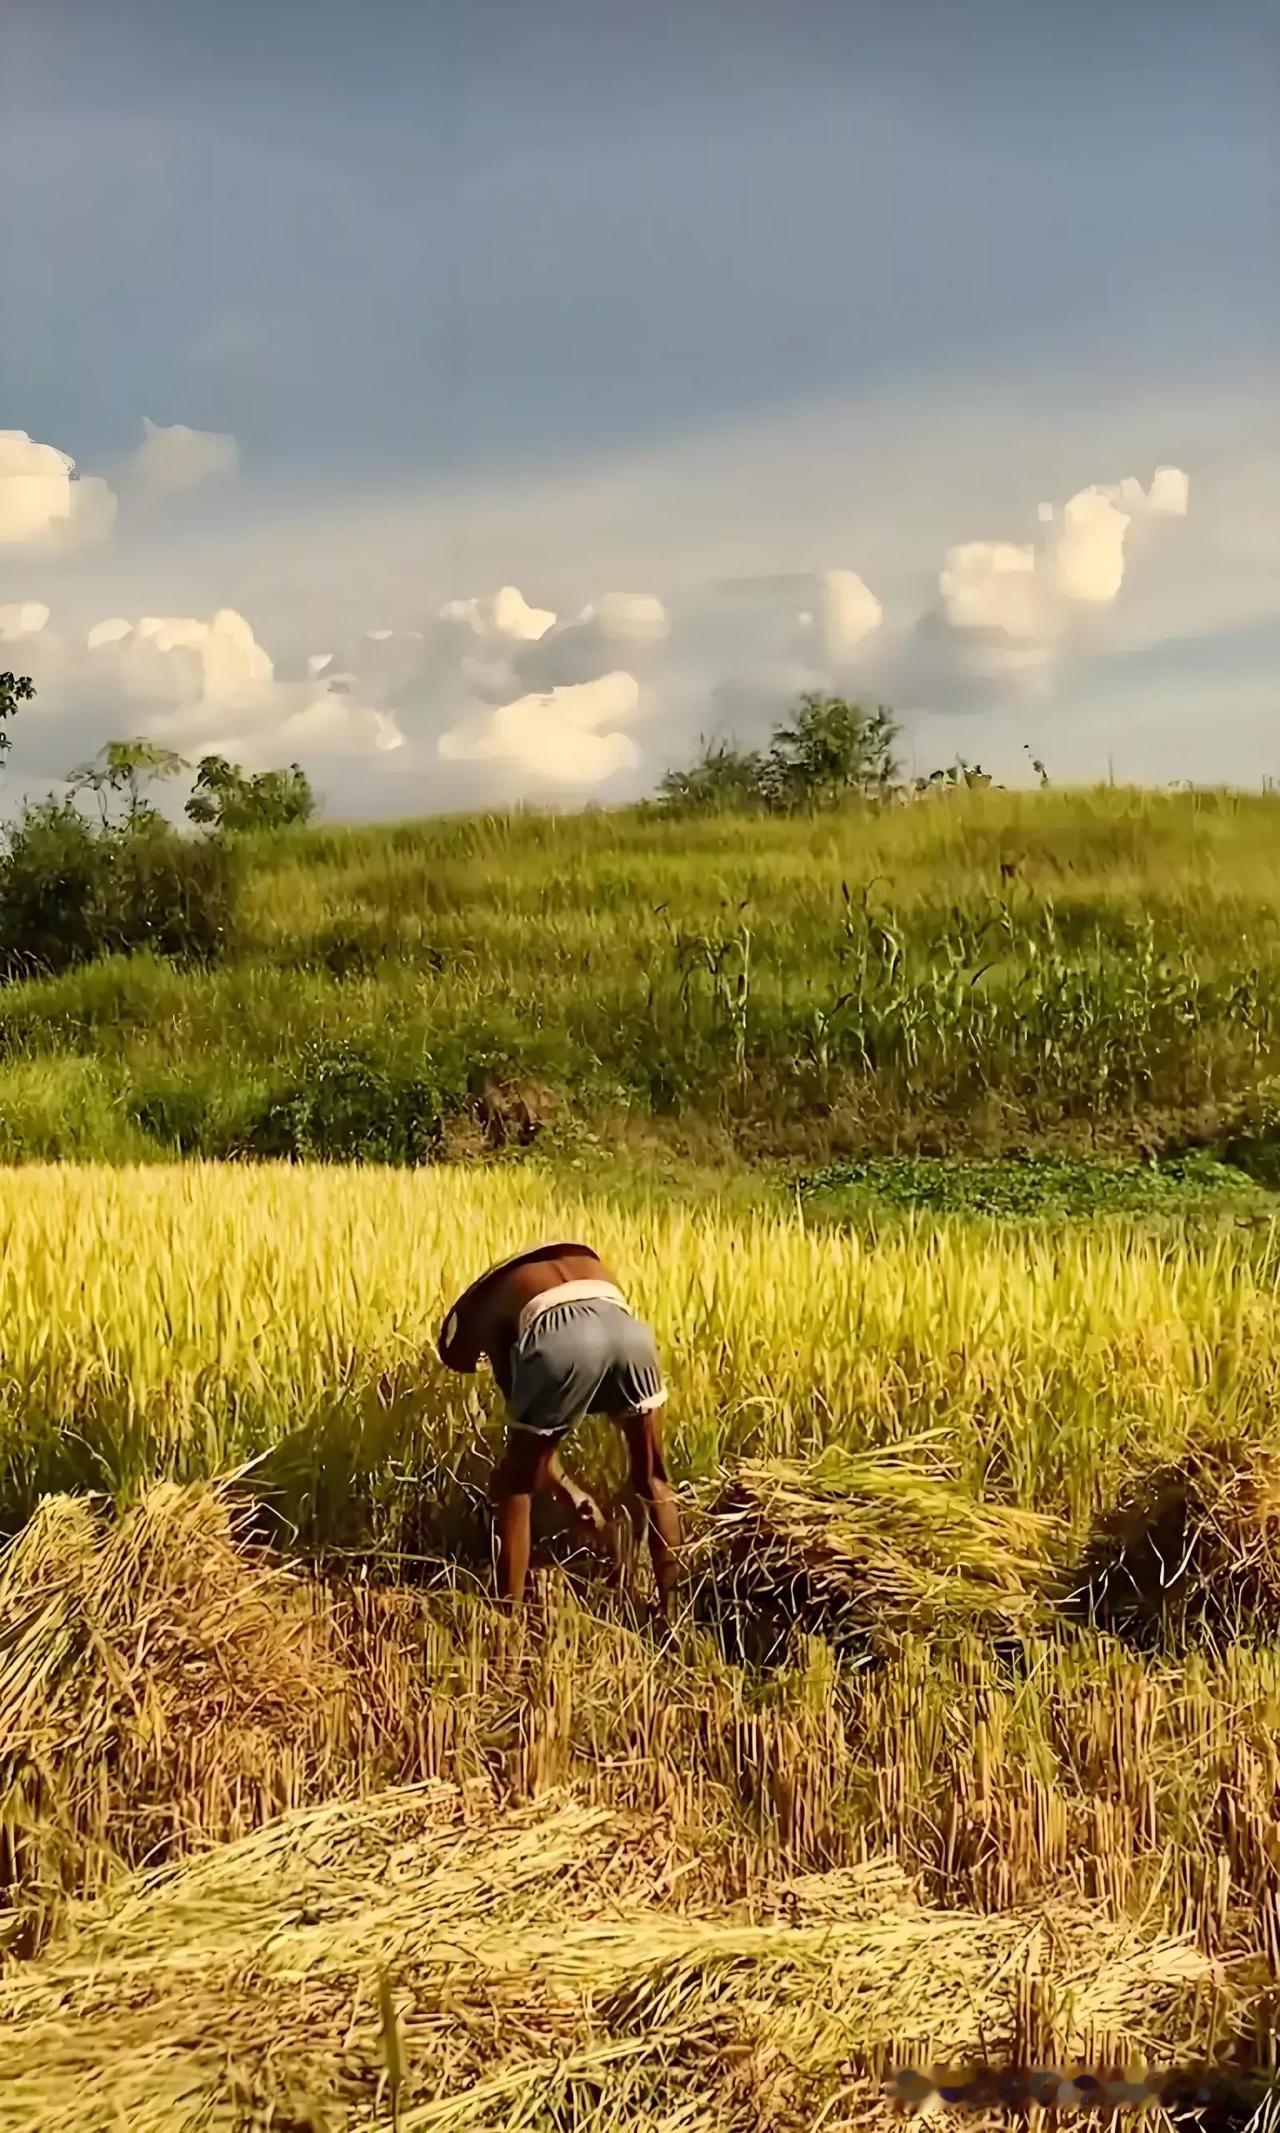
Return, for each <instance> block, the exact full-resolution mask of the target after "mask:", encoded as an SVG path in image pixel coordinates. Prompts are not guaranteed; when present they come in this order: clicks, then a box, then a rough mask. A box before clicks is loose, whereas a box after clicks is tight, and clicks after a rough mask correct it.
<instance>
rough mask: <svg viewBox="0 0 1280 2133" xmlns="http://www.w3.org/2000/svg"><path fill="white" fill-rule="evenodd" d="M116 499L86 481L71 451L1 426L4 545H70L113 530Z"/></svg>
mask: <svg viewBox="0 0 1280 2133" xmlns="http://www.w3.org/2000/svg"><path fill="white" fill-rule="evenodd" d="M115 514H116V500H115V497H114V495H113V494H112V492H111V490H110V489H109V488H108V486H107V484H106V482H105V481H99V480H97V479H96V478H93V477H90V478H87V479H82V478H81V477H80V476H79V475H78V474H77V472H76V463H75V461H74V459H72V458H71V457H70V456H69V454H68V453H66V452H60V451H58V450H57V448H56V447H55V446H54V445H51V444H39V443H37V441H36V440H35V438H33V437H29V436H28V435H27V432H26V431H25V430H0V548H22V549H32V550H49V549H55V550H56V549H60V548H64V549H65V548H70V547H74V546H77V545H80V544H84V543H88V542H91V541H96V540H104V539H105V538H106V536H107V535H108V534H109V533H110V531H111V527H112V524H113V522H114V519H115Z"/></svg>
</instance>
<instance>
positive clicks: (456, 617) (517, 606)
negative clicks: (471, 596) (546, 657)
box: [440, 585, 556, 644]
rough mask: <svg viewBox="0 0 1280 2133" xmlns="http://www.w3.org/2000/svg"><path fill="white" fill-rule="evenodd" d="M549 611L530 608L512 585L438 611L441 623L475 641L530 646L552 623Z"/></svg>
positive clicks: (543, 634) (541, 608)
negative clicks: (454, 626)
mask: <svg viewBox="0 0 1280 2133" xmlns="http://www.w3.org/2000/svg"><path fill="white" fill-rule="evenodd" d="M555 619H556V618H555V615H554V613H553V612H552V610H551V609H550V608H548V607H530V606H529V605H528V603H527V601H526V600H525V598H524V595H523V594H522V593H519V592H517V590H516V588H515V586H514V585H503V586H501V587H500V588H499V590H498V591H497V592H496V593H489V594H488V595H487V596H485V597H484V598H481V599H476V600H449V601H447V602H446V603H445V605H444V606H443V607H442V608H441V609H440V620H441V621H442V622H449V623H455V624H457V625H458V626H459V627H460V628H462V629H465V630H469V631H470V632H471V634H472V636H475V637H506V638H510V639H511V640H512V641H513V642H514V643H519V644H532V643H535V642H536V641H537V639H538V638H539V637H545V635H546V633H547V631H548V630H549V629H551V628H552V626H553V625H554V623H555Z"/></svg>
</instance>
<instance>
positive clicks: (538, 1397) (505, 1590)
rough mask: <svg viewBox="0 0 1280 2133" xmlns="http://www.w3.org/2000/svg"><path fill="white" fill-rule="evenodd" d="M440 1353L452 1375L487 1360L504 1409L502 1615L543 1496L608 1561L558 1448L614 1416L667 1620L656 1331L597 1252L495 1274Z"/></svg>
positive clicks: (463, 1306)
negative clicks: (565, 1512) (588, 1418)
mask: <svg viewBox="0 0 1280 2133" xmlns="http://www.w3.org/2000/svg"><path fill="white" fill-rule="evenodd" d="M439 1355H440V1360H441V1362H442V1363H444V1365H445V1366H446V1368H447V1369H449V1370H459V1371H465V1372H468V1373H470V1372H471V1371H473V1370H475V1368H476V1366H477V1364H478V1363H479V1361H480V1360H481V1358H484V1359H485V1360H486V1361H487V1362H488V1363H489V1364H490V1366H491V1368H492V1370H493V1374H494V1377H495V1378H496V1379H497V1381H498V1386H499V1389H500V1390H501V1392H502V1394H503V1397H504V1399H505V1400H506V1403H507V1414H508V1420H509V1428H508V1433H507V1443H506V1449H505V1451H504V1452H503V1456H502V1459H501V1461H500V1462H499V1464H498V1467H497V1469H496V1470H495V1473H494V1477H493V1502H494V1509H495V1523H496V1526H497V1536H498V1593H499V1597H500V1598H501V1600H502V1601H503V1602H504V1603H505V1605H507V1606H508V1607H512V1608H514V1607H518V1606H519V1605H520V1603H521V1601H522V1599H523V1597H524V1587H525V1579H526V1577H527V1575H528V1569H529V1549H530V1543H531V1536H532V1508H533V1498H534V1496H535V1495H536V1494H537V1492H538V1491H539V1490H540V1489H546V1490H548V1491H549V1492H550V1493H551V1494H552V1495H553V1496H556V1497H558V1498H559V1500H560V1501H561V1502H562V1503H564V1504H567V1505H568V1507H569V1509H570V1510H571V1511H572V1513H573V1515H574V1517H575V1518H576V1519H577V1521H578V1523H579V1525H581V1526H582V1527H583V1528H584V1529H585V1530H586V1532H587V1534H588V1536H589V1537H590V1539H591V1540H592V1542H593V1544H594V1545H595V1546H596V1547H597V1548H598V1549H599V1550H600V1551H601V1552H602V1553H604V1552H606V1544H607V1533H606V1526H605V1520H604V1517H603V1514H602V1513H601V1510H600V1507H599V1505H598V1504H597V1503H596V1502H595V1501H594V1499H593V1498H592V1497H591V1496H589V1495H588V1494H587V1491H586V1490H585V1489H583V1488H580V1487H579V1486H578V1484H577V1482H575V1481H571V1480H570V1478H569V1476H568V1475H567V1474H566V1473H565V1471H564V1469H563V1467H562V1466H561V1464H560V1457H559V1450H560V1445H561V1444H562V1443H563V1441H564V1439H565V1437H567V1435H568V1434H569V1431H570V1430H571V1429H572V1428H573V1426H574V1424H575V1423H576V1422H580V1421H581V1419H582V1417H583V1416H584V1415H608V1416H609V1418H610V1420H611V1421H613V1422H616V1423H617V1425H618V1427H619V1429H620V1430H621V1431H622V1433H623V1436H624V1438H625V1440H626V1446H627V1457H628V1460H629V1462H630V1468H631V1485H632V1487H633V1489H634V1490H635V1492H636V1495H637V1496H638V1497H639V1498H640V1501H641V1502H642V1504H643V1505H644V1509H645V1521H646V1524H647V1527H648V1532H649V1554H650V1557H651V1559H652V1562H653V1575H654V1582H655V1584H656V1586H657V1588H658V1608H659V1612H660V1613H661V1614H662V1615H663V1616H664V1617H665V1616H666V1615H667V1614H668V1612H669V1609H670V1605H671V1596H672V1592H673V1590H674V1587H675V1579H676V1551H677V1550H678V1548H679V1546H680V1521H679V1518H678V1516H677V1513H676V1505H675V1498H674V1497H673V1495H672V1493H671V1488H670V1485H669V1483H668V1480H667V1469H666V1465H665V1462H664V1460H663V1456H662V1441H661V1437H660V1435H659V1430H658V1419H657V1418H658V1410H659V1409H660V1408H661V1407H662V1406H663V1405H664V1404H665V1401H666V1397H667V1393H666V1387H665V1385H664V1384H663V1380H662V1371H661V1368H660V1367H659V1363H658V1355H657V1349H656V1347H655V1345H654V1339H653V1335H652V1333H651V1332H650V1330H649V1328H648V1326H646V1325H643V1324H642V1323H641V1321H640V1320H639V1319H637V1318H635V1317H634V1316H633V1315H632V1313H631V1312H630V1311H629V1310H628V1308H627V1305H626V1302H625V1300H624V1298H623V1296H622V1294H621V1293H620V1291H619V1289H618V1287H617V1284H616V1283H615V1282H614V1280H613V1278H612V1276H611V1275H610V1273H609V1270H608V1268H607V1267H606V1266H605V1265H604V1263H603V1261H602V1260H601V1259H600V1257H599V1255H598V1253H596V1252H593V1251H592V1250H591V1248H590V1246H589V1245H586V1244H542V1245H536V1246H534V1247H533V1249H532V1250H529V1251H524V1252H518V1253H517V1254H516V1255H515V1256H514V1257H513V1258H511V1259H504V1260H502V1261H501V1262H500V1263H499V1264H498V1265H497V1266H493V1267H490V1268H489V1270H488V1272H487V1273H485V1274H482V1275H481V1276H480V1278H479V1280H478V1281H473V1282H472V1284H471V1287H470V1288H469V1289H467V1290H466V1291H465V1292H464V1293H463V1294H462V1295H461V1296H460V1297H459V1298H458V1301H457V1302H456V1303H455V1304H454V1306H453V1309H452V1310H451V1311H450V1312H449V1314H448V1316H447V1318H446V1319H445V1322H444V1326H443V1328H442V1329H441V1333H440V1341H439Z"/></svg>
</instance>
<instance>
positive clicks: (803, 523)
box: [0, 0, 1280, 817]
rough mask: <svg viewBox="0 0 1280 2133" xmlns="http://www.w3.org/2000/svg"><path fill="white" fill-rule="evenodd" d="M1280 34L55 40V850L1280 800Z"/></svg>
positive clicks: (38, 510) (418, 15)
mask: <svg viewBox="0 0 1280 2133" xmlns="http://www.w3.org/2000/svg"><path fill="white" fill-rule="evenodd" d="M1277 111H1280V12H1278V11H1277V10H1276V9H1275V7H1274V6H1273V5H1272V4H1270V0H1266V4H1263V0H1219V4H1218V5H1217V6H1215V7H1214V8H1213V9H1211V10H1206V9H1204V8H1203V7H1201V6H1199V5H1192V4H1186V0H1124V4H1123V5H1122V6H1116V5H1115V0H1106V4H1102V0H1072V4H1071V5H1070V6H1067V5H1061V6H1060V5H1057V4H1055V0H1038V4H1037V5H1034V6H1028V5H1026V4H1025V0H1022V4H1019V5H1012V4H1006V0H967V4H966V5H965V6H963V7H958V6H956V5H955V4H954V0H787V4H786V5H785V6H784V5H782V4H781V0H647V4H646V5H645V6H644V7H643V8H623V7H621V6H611V5H609V4H607V0H605V4H602V0H365V4H364V5H363V6H361V7H358V8H356V7H352V6H351V5H350V0H343V4H341V5H337V4H334V0H307V4H305V5H303V4H302V0H273V4H271V5H268V6H264V5H263V4H262V0H253V4H249V0H217V4H216V5H215V4H213V0H184V5H183V6H182V7H180V8H175V7H174V6H173V5H172V4H171V0H163V4H160V0H8V5H7V9H6V13H5V18H4V24H3V27H2V28H0V668H12V669H14V670H15V671H18V672H25V673H30V674H31V675H32V676H33V678H34V679H35V681H36V683H37V688H38V696H37V699H36V702H35V704H34V705H32V706H29V707H27V708H25V709H24V711H23V712H22V714H21V716H20V720H19V724H18V728H17V730H16V733H15V747H14V751H13V755H12V757H11V759H10V762H9V764H8V767H7V769H6V772H5V785H6V804H8V805H10V806H11V805H13V804H14V803H15V800H16V799H17V798H19V797H21V796H22V795H23V794H29V795H34V794H36V793H37V792H40V791H43V790H46V789H49V788H50V786H51V785H53V784H54V782H55V781H56V780H58V779H59V778H61V777H62V776H63V775H64V774H65V773H66V771H67V770H69V769H70V768H71V767H73V766H74V765H75V764H76V763H77V762H79V761H82V760H83V759H84V758H85V757H86V756H87V755H90V754H92V753H93V751H94V749H96V748H97V747H98V746H100V745H101V744H102V742H103V741H105V740H106V739H107V738H109V737H118V736H124V735H126V734H134V733H139V734H141V733H145V734H148V735H151V736H153V737H155V738H157V739H162V740H164V741H166V742H167V743H168V744H169V745H171V746H173V747H175V748H177V749H179V750H180V751H181V752H182V753H183V754H184V755H185V756H187V757H188V758H191V759H194V758H195V757H196V756H198V755H199V754H200V753H203V752H206V751H208V750H210V749H217V750H219V751H221V752H226V753H230V754H232V755H234V756H235V758H236V759H237V760H239V761H242V762H244V763H246V764H248V765H249V766H250V767H255V768H256V767H263V766H265V765H267V764H270V763H274V762H281V761H286V760H295V759H296V760H298V761H301V762H302V763H303V765H304V767H305V768H306V769H307V770H308V771H309V773H310V774H311V775H312V776H313V778H314V780H315V782H316V784H317V786H318V788H319V789H320V790H321V792H322V793H323V795H324V797H325V802H326V808H327V811H328V812H329V813H330V814H332V815H347V816H369V817H387V816H394V815H406V814H414V813H422V812H430V811H435V810H438V809H451V808H455V807H463V806H474V805H486V806H487V805H495V804H510V803H512V802H514V801H520V800H524V801H531V802H535V803H546V804H551V805H575V804H581V803H582V801H583V800H586V799H597V800H600V801H604V802H609V801H625V800H628V799H631V798H634V797H636V796H637V795H638V794H640V793H642V792H644V791H647V790H650V789H652V787H653V784H654V782H655V781H656V779H657V778H658V777H659V776H660V775H661V773H662V771H663V770H664V769H665V768H667V767H668V766H669V765H671V764H673V763H676V762H683V761H687V760H688V759H689V758H690V756H691V755H692V754H693V753H694V751H695V750H696V748H697V747H698V745H699V744H700V741H701V740H702V739H703V738H709V737H712V736H721V737H725V736H729V735H732V736H733V737H734V738H737V739H739V740H741V741H743V742H748V743H755V742H758V741H759V740H760V739H761V738H762V737H763V736H764V735H765V734H767V732H768V731H769V729H770V727H771V725H772V724H773V723H774V722H775V721H776V720H777V719H778V718H780V717H781V716H783V715H784V714H785V713H786V711H787V710H788V708H789V707H790V706H791V705H792V704H793V703H794V701H795V700H796V697H797V695H798V694H799V692H800V691H802V690H805V689H810V688H819V689H833V690H838V691H840V692H841V693H845V694H850V695H854V696H857V697H858V698H859V699H861V700H865V701H867V702H885V703H888V704H889V705H890V706H891V707H892V708H893V709H894V711H895V713H896V714H897V716H898V717H899V719H900V720H901V722H902V727H903V750H904V756H905V758H906V760H907V762H908V767H912V766H914V767H915V768H916V769H917V770H920V771H925V770H928V769H931V768H933V767H934V766H935V764H938V763H944V762H948V761H952V760H954V759H955V757H956V756H957V755H958V754H963V755H964V756H965V757H966V758H967V759H968V760H971V761H973V760H979V761H981V762H982V763H983V764H984V765H985V766H986V767H987V768H988V769H989V770H992V771H993V772H994V773H995V775H997V776H998V777H1004V778H1008V779H1010V780H1011V781H1012V780H1015V779H1019V778H1022V777H1025V776H1027V775H1029V770H1028V752H1030V753H1034V754H1037V755H1039V756H1040V757H1042V758H1043V760H1044V761H1045V762H1046V763H1047V765H1048V768H1049V772H1050V775H1051V776H1053V777H1055V778H1058V779H1060V780H1062V781H1069V780H1075V779H1080V778H1092V777H1101V776H1106V775H1109V774H1110V775H1114V776H1117V777H1119V778H1123V779H1133V780H1140V781H1144V782H1168V781H1170V780H1176V779H1181V778H1186V779H1191V780H1193V781H1196V782H1208V781H1227V782H1235V783H1241V784H1245V785H1254V786H1256V785H1258V784H1260V783H1261V781H1262V779H1263V778H1264V777H1275V776H1277V775H1280V730H1277V721H1278V716H1280V682H1278V678H1277V677H1278V661H1277V653H1278V652H1280V397H1278V395H1277V386H1278V384H1280V273H1278V272H1277V268H1278V267H1280V126H1278V125H1277V124H1276V113H1277Z"/></svg>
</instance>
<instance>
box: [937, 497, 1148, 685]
mask: <svg viewBox="0 0 1280 2133" xmlns="http://www.w3.org/2000/svg"><path fill="white" fill-rule="evenodd" d="M1189 488H1190V485H1189V482H1188V478H1187V476H1186V474H1185V473H1184V472H1183V471H1182V469H1181V468H1179V467H1158V468H1157V469H1156V472H1155V475H1154V476H1153V479H1152V482H1151V487H1150V489H1146V490H1144V488H1143V486H1142V484H1141V482H1140V481H1138V480H1137V479H1136V478H1135V477H1134V476H1133V475H1126V476H1125V478H1124V479H1123V480H1122V481H1118V482H1111V483H1093V484H1091V485H1090V486H1089V487H1088V488H1085V489H1079V490H1077V491H1076V493H1075V495H1074V496H1071V497H1068V499H1067V501H1066V503H1065V504H1064V505H1063V506H1062V507H1061V509H1060V510H1059V509H1055V508H1054V506H1053V505H1052V504H1041V506H1040V508H1039V513H1038V517H1039V522H1040V526H1041V528H1042V531H1041V532H1040V534H1039V536H1038V538H1037V539H1036V540H1034V541H1027V542H1012V541H996V540H978V541H964V542H960V543H958V544H957V545H956V546H954V547H952V548H949V549H948V550H947V554H946V557H945V560H944V562H943V566H942V569H941V571H940V572H939V574H938V606H937V610H936V613H935V617H934V618H933V620H934V622H935V624H936V622H937V621H941V622H943V623H945V625H946V626H947V628H948V629H949V630H951V631H952V632H954V633H956V640H957V641H956V647H955V648H956V650H957V652H958V662H957V664H958V669H959V671H960V672H962V673H963V672H970V673H976V674H985V675H987V676H989V677H993V678H994V677H999V676H1002V675H1003V676H1006V677H1018V676H1023V675H1030V676H1037V675H1041V674H1042V673H1043V671H1044V670H1045V669H1046V668H1047V667H1048V666H1049V664H1050V663H1051V662H1052V661H1053V659H1054V658H1055V657H1058V656H1060V655H1061V653H1062V652H1063V651H1064V650H1065V649H1066V648H1068V647H1069V644H1070V641H1071V638H1072V634H1073V632H1074V631H1076V630H1077V629H1078V627H1079V624H1080V621H1081V619H1082V617H1083V616H1084V615H1086V614H1087V613H1088V612H1090V611H1094V612H1097V611H1099V610H1105V609H1107V608H1109V607H1111V606H1112V605H1113V604H1114V602H1115V601H1116V599H1117V598H1118V597H1119V594H1120V591H1121V588H1122V586H1123V584H1124V579H1125V571H1126V567H1127V561H1128V554H1127V548H1128V541H1129V536H1130V534H1131V533H1132V532H1134V531H1135V530H1137V529H1145V527H1146V525H1147V524H1148V523H1149V522H1150V521H1151V520H1152V519H1156V518H1170V517H1185V516H1186V513H1187V508H1188V500H1189ZM925 635H926V637H928V636H932V639H933V643H934V646H935V649H936V648H937V646H938V645H939V644H940V643H941V642H942V641H944V640H943V639H942V638H940V637H939V633H938V631H937V629H936V627H934V628H933V629H932V631H930V630H928V629H926V632H925ZM965 639H967V640H968V641H967V643H966V642H964V640H965Z"/></svg>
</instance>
